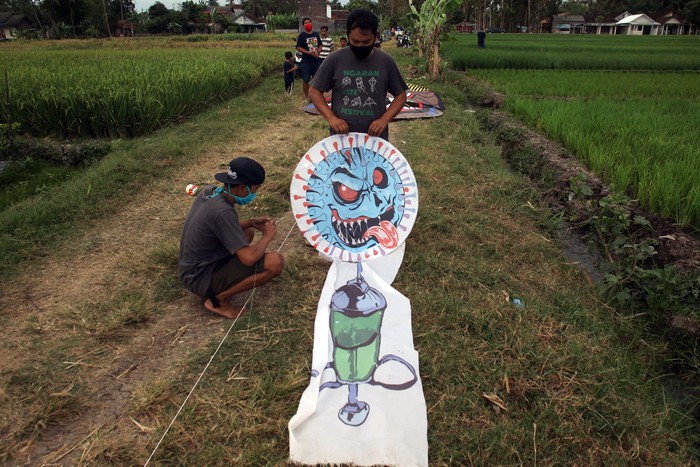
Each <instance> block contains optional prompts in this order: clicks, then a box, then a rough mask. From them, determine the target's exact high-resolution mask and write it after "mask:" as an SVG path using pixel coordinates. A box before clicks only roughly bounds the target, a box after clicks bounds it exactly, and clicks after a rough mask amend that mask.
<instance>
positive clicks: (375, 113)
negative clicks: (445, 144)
mask: <svg viewBox="0 0 700 467" xmlns="http://www.w3.org/2000/svg"><path fill="white" fill-rule="evenodd" d="M347 32H348V45H349V47H345V48H342V49H340V50H338V51H336V52H334V53H332V54H330V55H329V56H328V58H327V59H325V60H324V61H323V64H322V65H321V67H320V68H319V70H318V72H317V73H316V75H315V76H314V78H313V80H311V87H310V88H309V97H310V98H311V101H312V102H313V103H314V105H315V106H316V109H318V111H319V112H320V113H321V115H323V117H324V118H325V119H326V120H327V121H328V124H329V125H330V127H331V134H334V133H348V132H350V131H358V132H361V133H368V134H369V135H371V136H379V137H381V138H384V139H386V140H388V139H389V129H388V125H389V122H390V121H392V120H393V119H394V117H396V115H398V113H399V112H400V111H401V108H402V107H403V105H404V104H405V103H406V89H408V86H407V85H406V83H405V82H404V80H403V78H402V77H401V73H400V72H399V68H398V66H397V65H396V62H394V59H393V58H392V57H391V56H390V55H388V54H386V53H385V52H383V51H381V50H378V49H376V48H375V47H374V43H375V41H376V40H377V38H378V37H379V21H378V19H377V16H376V15H375V14H374V13H372V12H370V11H367V10H353V11H352V12H351V13H350V15H348V18H347ZM329 90H332V91H333V96H332V97H331V107H332V110H331V107H328V104H327V103H326V100H325V98H324V97H323V93H324V92H326V91H329ZM387 92H389V93H391V94H392V95H393V96H394V99H393V101H392V102H391V105H390V106H389V108H388V109H387V108H386V103H385V100H386V94H387Z"/></svg>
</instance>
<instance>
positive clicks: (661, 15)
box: [647, 7, 692, 36]
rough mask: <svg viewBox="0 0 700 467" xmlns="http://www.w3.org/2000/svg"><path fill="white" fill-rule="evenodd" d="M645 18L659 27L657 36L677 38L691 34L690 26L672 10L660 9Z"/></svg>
mask: <svg viewBox="0 0 700 467" xmlns="http://www.w3.org/2000/svg"><path fill="white" fill-rule="evenodd" d="M647 16H649V18H651V19H653V20H654V21H656V22H657V23H659V24H660V25H661V27H660V28H659V29H658V34H660V35H662V36H679V35H681V34H690V33H691V30H692V25H691V24H690V23H688V22H687V21H685V19H684V18H683V17H682V16H681V15H680V14H679V13H678V12H676V11H674V10H673V9H672V8H668V7H667V8H662V9H661V10H659V11H656V12H654V13H649V14H648V15H647Z"/></svg>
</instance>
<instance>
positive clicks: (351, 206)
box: [291, 133, 418, 262]
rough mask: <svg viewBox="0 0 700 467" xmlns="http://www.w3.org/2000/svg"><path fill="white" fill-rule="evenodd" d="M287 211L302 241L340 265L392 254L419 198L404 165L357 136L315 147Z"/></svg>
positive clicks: (379, 144)
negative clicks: (292, 211)
mask: <svg viewBox="0 0 700 467" xmlns="http://www.w3.org/2000/svg"><path fill="white" fill-rule="evenodd" d="M291 198H292V208H293V209H294V212H295V213H296V217H297V222H298V224H299V227H300V228H301V229H302V232H304V235H305V236H306V238H307V240H308V241H309V242H310V243H311V244H312V245H314V247H316V248H317V249H318V250H319V251H321V252H322V253H324V254H326V255H328V256H334V257H338V258H340V259H342V260H344V261H353V262H357V261H362V260H365V259H369V258H371V257H376V256H381V255H384V254H387V253H388V252H390V251H393V250H394V249H395V248H397V247H398V246H399V245H400V244H401V242H403V240H404V239H405V237H406V236H407V235H408V231H409V230H410V228H411V227H412V225H413V222H414V220H415V213H416V210H417V207H418V193H417V191H416V184H415V179H414V178H413V173H412V172H411V170H410V167H409V166H408V163H407V162H406V160H405V159H404V158H403V156H401V154H400V153H399V152H398V151H397V150H396V149H395V148H393V146H391V145H390V144H389V143H388V142H386V141H384V140H382V139H380V138H374V137H370V136H367V135H364V134H362V133H351V134H350V135H336V136H331V137H329V138H326V139H325V140H323V141H321V142H320V143H318V144H317V145H316V146H314V147H313V148H312V149H311V150H309V152H308V153H307V154H306V155H305V157H304V158H303V159H302V161H301V162H300V163H299V165H298V166H297V170H296V172H295V176H294V180H293V181H292V193H291Z"/></svg>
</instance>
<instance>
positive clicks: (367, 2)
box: [345, 0, 379, 13]
mask: <svg viewBox="0 0 700 467" xmlns="http://www.w3.org/2000/svg"><path fill="white" fill-rule="evenodd" d="M358 8H359V9H362V10H369V11H371V12H373V13H376V12H377V10H378V8H379V5H378V4H377V2H375V1H372V0H350V1H349V2H348V4H347V5H345V9H346V10H350V11H352V10H355V9H358Z"/></svg>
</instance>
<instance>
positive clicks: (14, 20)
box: [0, 11, 31, 28]
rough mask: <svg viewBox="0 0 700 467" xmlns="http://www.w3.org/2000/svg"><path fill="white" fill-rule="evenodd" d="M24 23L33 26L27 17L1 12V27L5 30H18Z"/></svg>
mask: <svg viewBox="0 0 700 467" xmlns="http://www.w3.org/2000/svg"><path fill="white" fill-rule="evenodd" d="M22 23H26V24H28V25H31V22H30V21H29V19H27V17H26V16H24V15H21V14H15V13H11V12H9V11H2V12H0V26H2V27H5V28H16V27H17V26H20V25H21V24H22Z"/></svg>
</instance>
